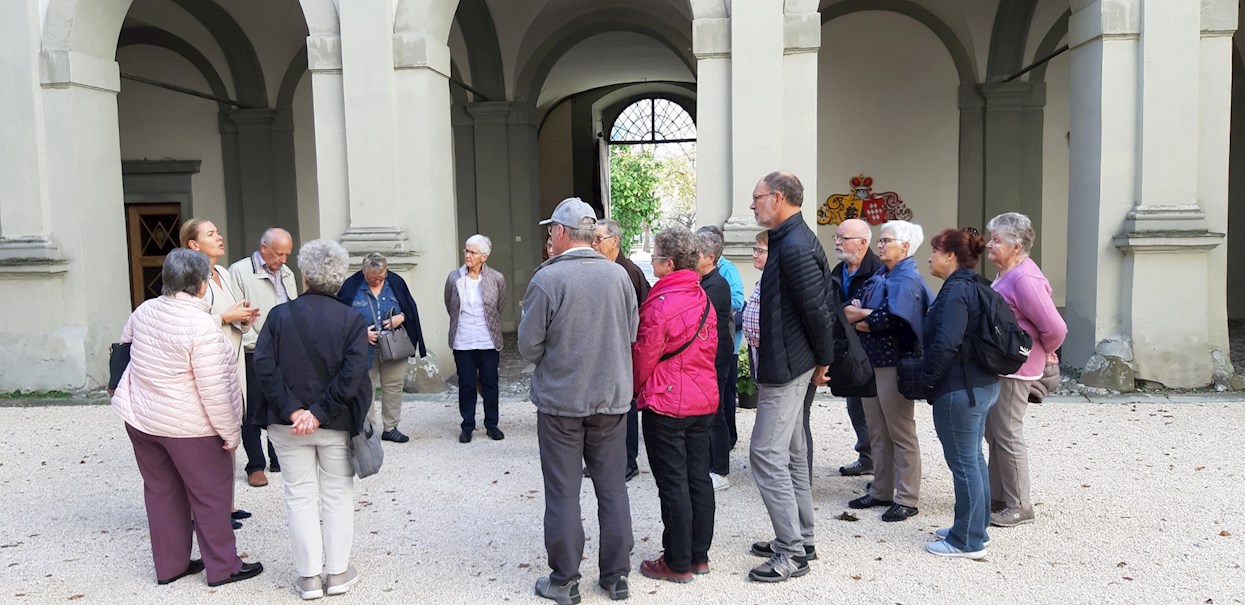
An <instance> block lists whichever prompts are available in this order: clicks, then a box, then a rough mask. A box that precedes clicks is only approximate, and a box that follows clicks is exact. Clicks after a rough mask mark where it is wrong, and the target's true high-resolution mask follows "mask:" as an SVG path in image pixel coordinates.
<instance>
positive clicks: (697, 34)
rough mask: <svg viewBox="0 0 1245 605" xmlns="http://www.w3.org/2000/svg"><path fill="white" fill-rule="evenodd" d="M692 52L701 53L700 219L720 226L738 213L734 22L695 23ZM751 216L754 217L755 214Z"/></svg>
mask: <svg viewBox="0 0 1245 605" xmlns="http://www.w3.org/2000/svg"><path fill="white" fill-rule="evenodd" d="M692 52H693V53H695V55H696V222H698V223H701V224H705V225H720V224H722V223H724V222H726V221H727V219H729V218H731V217H732V216H733V215H734V214H735V212H734V211H735V201H736V199H735V198H736V197H737V196H735V194H734V192H733V191H732V187H731V184H732V182H731V20H730V19H729V18H726V17H722V18H715V19H697V20H695V21H693V22H692ZM741 195H742V194H741ZM746 208H747V207H746V206H745V209H746ZM745 216H747V217H748V218H750V213H748V214H747V215H745Z"/></svg>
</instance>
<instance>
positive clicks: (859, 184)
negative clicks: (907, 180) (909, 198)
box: [817, 174, 912, 225]
mask: <svg viewBox="0 0 1245 605" xmlns="http://www.w3.org/2000/svg"><path fill="white" fill-rule="evenodd" d="M851 184H852V189H851V193H836V194H834V195H832V196H830V197H828V198H826V201H825V202H823V203H822V204H821V207H819V208H818V209H817V224H819V225H837V224H839V223H842V222H843V221H845V220H847V219H849V218H859V219H864V220H865V221H866V222H868V223H869V224H870V225H880V224H882V223H885V222H886V221H907V220H911V219H912V210H910V209H909V208H908V206H907V205H905V204H904V202H903V200H901V199H899V194H898V193H895V192H894V191H883V192H882V193H874V192H873V178H872V177H867V176H865V175H863V174H862V175H859V176H854V177H852V180H851Z"/></svg>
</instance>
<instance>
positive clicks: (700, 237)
mask: <svg viewBox="0 0 1245 605" xmlns="http://www.w3.org/2000/svg"><path fill="white" fill-rule="evenodd" d="M696 240H697V243H698V244H699V246H698V249H699V250H700V253H701V254H703V255H705V256H712V257H713V262H715V263H716V262H717V261H718V259H720V258H722V236H720V235H718V234H717V233H714V232H713V228H712V227H701V228H700V229H697V230H696Z"/></svg>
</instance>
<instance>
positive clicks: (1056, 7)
mask: <svg viewBox="0 0 1245 605" xmlns="http://www.w3.org/2000/svg"><path fill="white" fill-rule="evenodd" d="M1068 8H1069V4H1068V0H1038V2H1037V6H1036V7H1034V9H1033V21H1031V22H1030V24H1029V38H1028V39H1027V40H1025V55H1024V56H1025V64H1028V63H1031V62H1032V61H1035V60H1037V59H1040V58H1041V57H1038V56H1037V48H1038V45H1039V44H1041V43H1042V38H1044V37H1046V32H1049V31H1050V28H1051V26H1053V25H1054V24H1055V21H1058V20H1059V17H1060V16H1062V15H1063V14H1064V13H1065V12H1067V11H1068ZM1063 43H1067V40H1064V41H1063ZM1047 79H1049V77H1048V78H1047ZM1043 254H1045V252H1043Z"/></svg>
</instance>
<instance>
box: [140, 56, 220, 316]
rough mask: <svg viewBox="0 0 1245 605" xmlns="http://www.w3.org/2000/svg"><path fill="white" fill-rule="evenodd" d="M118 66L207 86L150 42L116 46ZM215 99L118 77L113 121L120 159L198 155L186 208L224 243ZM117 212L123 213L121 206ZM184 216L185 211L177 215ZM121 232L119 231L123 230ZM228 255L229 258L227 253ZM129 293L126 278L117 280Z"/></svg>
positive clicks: (186, 65)
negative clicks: (216, 231)
mask: <svg viewBox="0 0 1245 605" xmlns="http://www.w3.org/2000/svg"><path fill="white" fill-rule="evenodd" d="M117 63H118V64H120V66H121V71H122V72H126V73H132V74H135V75H140V76H143V77H147V78H152V79H155V80H160V81H163V82H168V83H170V84H177V85H179V86H185V87H187V88H193V89H195V90H208V85H207V82H205V81H204V79H203V77H202V76H200V75H199V73H198V72H197V71H196V70H195V69H194V68H193V67H191V65H190V64H189V63H188V62H186V60H185V59H183V58H181V56H179V55H177V54H176V53H174V52H172V51H169V50H165V49H163V48H159V47H155V46H127V47H125V48H122V49H119V50H118V51H117ZM217 115H218V114H217V104H216V103H214V102H212V101H208V100H206V99H199V98H195V97H191V96H187V95H183V94H180V93H176V92H173V91H170V90H165V89H162V88H156V87H154V86H150V85H147V84H140V83H138V82H131V81H129V80H123V81H122V82H121V92H120V93H118V94H117V122H118V125H119V127H120V136H121V158H122V159H123V160H163V159H174V160H199V161H201V162H202V163H201V164H200V166H199V173H198V174H195V175H194V176H193V177H191V186H192V189H191V195H192V200H191V212H192V214H193V216H201V217H204V218H207V219H209V220H211V221H212V222H214V223H216V225H217V226H218V227H219V228H220V230H221V234H222V235H223V236H224V237H225V241H226V245H228V242H229V238H230V234H229V233H228V225H227V221H226V220H225V219H226V214H225V181H224V178H225V177H224V166H223V160H222V157H221V137H220V127H219V123H218V118H217ZM117 212H118V213H120V214H121V216H124V210H123V209H120V208H119V209H117ZM182 218H183V219H186V218H189V217H182ZM122 234H123V236H124V232H122ZM231 260H232V259H231ZM116 287H117V288H119V291H122V292H126V293H128V291H129V289H128V284H127V283H120V284H116Z"/></svg>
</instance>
